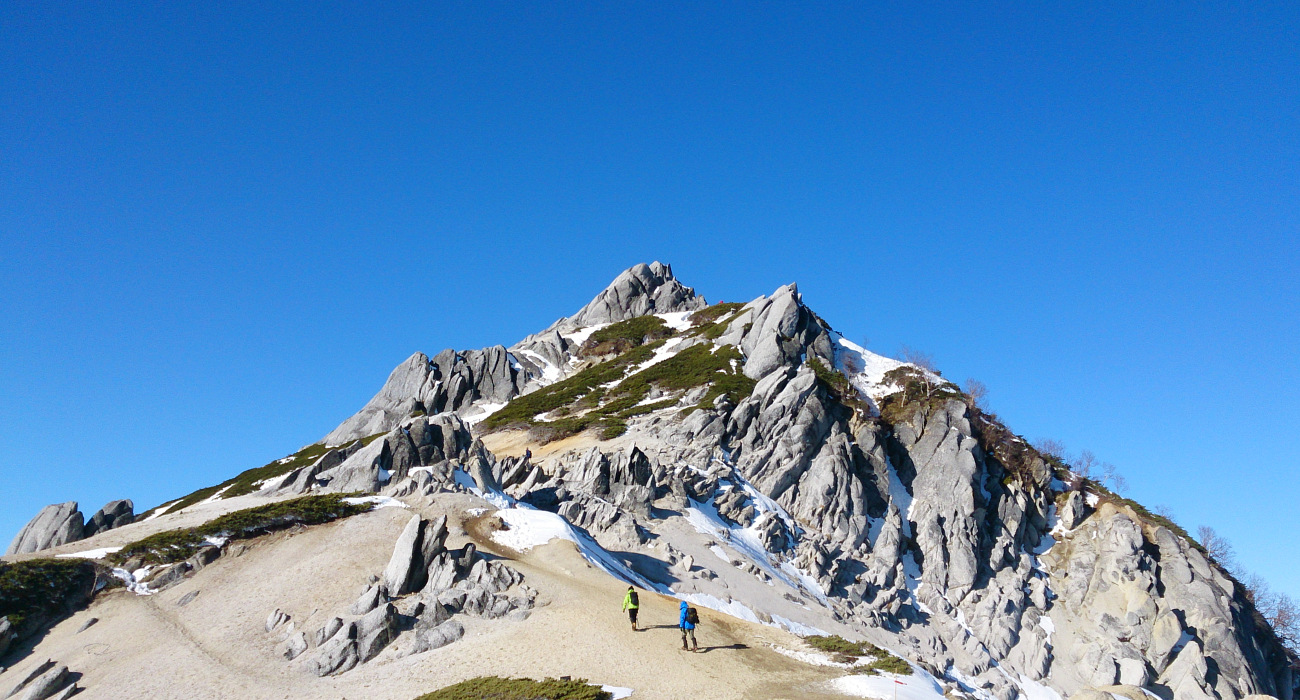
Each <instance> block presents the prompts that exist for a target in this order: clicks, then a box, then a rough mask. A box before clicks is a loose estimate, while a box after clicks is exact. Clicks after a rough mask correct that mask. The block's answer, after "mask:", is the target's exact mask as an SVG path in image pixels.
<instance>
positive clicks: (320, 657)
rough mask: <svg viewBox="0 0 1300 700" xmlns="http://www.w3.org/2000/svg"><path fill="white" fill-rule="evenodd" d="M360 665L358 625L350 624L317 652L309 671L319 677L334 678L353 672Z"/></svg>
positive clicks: (311, 661)
mask: <svg viewBox="0 0 1300 700" xmlns="http://www.w3.org/2000/svg"><path fill="white" fill-rule="evenodd" d="M357 663H358V657H357V625H356V623H348V624H347V625H346V626H342V627H340V628H339V629H338V630H337V631H336V632H335V633H334V635H333V636H332V637H330V638H329V639H328V640H327V641H326V642H325V643H324V644H322V645H320V647H319V648H318V649H317V650H316V655H315V656H313V657H312V658H311V659H310V660H308V662H307V670H308V671H310V672H311V673H314V674H316V675H317V676H332V675H335V674H338V673H344V672H346V671H349V670H351V669H352V668H353V667H355V666H356V665H357Z"/></svg>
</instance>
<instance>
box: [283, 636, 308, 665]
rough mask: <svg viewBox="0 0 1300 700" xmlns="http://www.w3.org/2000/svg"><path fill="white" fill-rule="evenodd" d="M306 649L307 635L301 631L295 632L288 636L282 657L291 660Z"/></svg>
mask: <svg viewBox="0 0 1300 700" xmlns="http://www.w3.org/2000/svg"><path fill="white" fill-rule="evenodd" d="M305 651H307V635H305V634H303V633H302V632H296V633H294V634H292V635H290V636H289V642H288V645H287V646H286V647H285V650H284V658H286V659H288V660H290V661H293V660H294V659H296V658H298V657H299V656H302V654H303V652H305Z"/></svg>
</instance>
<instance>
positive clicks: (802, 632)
mask: <svg viewBox="0 0 1300 700" xmlns="http://www.w3.org/2000/svg"><path fill="white" fill-rule="evenodd" d="M771 617H772V622H775V623H776V624H778V625H780V626H782V627H784V628H786V629H787V630H789V631H790V632H792V633H794V634H797V635H799V636H800V637H813V636H817V637H825V636H828V635H830V633H829V632H827V631H826V630H824V629H822V628H820V627H812V626H809V625H805V624H803V623H802V622H795V621H794V620H791V619H790V618H787V617H781V616H780V615H772V616H771Z"/></svg>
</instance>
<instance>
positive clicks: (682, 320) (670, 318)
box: [655, 311, 695, 331]
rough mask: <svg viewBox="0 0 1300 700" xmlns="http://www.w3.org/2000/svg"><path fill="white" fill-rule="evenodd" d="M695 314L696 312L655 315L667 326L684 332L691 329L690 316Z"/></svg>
mask: <svg viewBox="0 0 1300 700" xmlns="http://www.w3.org/2000/svg"><path fill="white" fill-rule="evenodd" d="M693 313H695V312H694V311H674V312H673V313H670V314H655V318H658V319H660V320H662V321H663V322H664V325H665V326H668V327H669V328H671V329H673V330H675V331H684V330H686V329H687V328H690V327H691V322H690V316H691V314H693Z"/></svg>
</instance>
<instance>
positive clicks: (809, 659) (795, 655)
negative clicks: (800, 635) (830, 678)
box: [771, 644, 849, 668]
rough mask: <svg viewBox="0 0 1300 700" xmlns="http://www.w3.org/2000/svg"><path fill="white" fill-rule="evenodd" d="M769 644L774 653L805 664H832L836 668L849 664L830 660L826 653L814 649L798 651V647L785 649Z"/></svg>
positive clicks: (845, 666)
mask: <svg viewBox="0 0 1300 700" xmlns="http://www.w3.org/2000/svg"><path fill="white" fill-rule="evenodd" d="M771 646H772V651H775V652H776V653H778V654H780V655H782V656H788V657H790V658H792V659H795V660H796V661H802V662H804V663H806V664H811V665H813V666H834V667H837V668H849V664H842V663H839V662H838V661H832V660H831V657H829V656H827V655H826V654H822V653H818V652H815V651H800V650H798V649H786V648H785V647H782V646H777V645H775V644H773V645H771Z"/></svg>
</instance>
